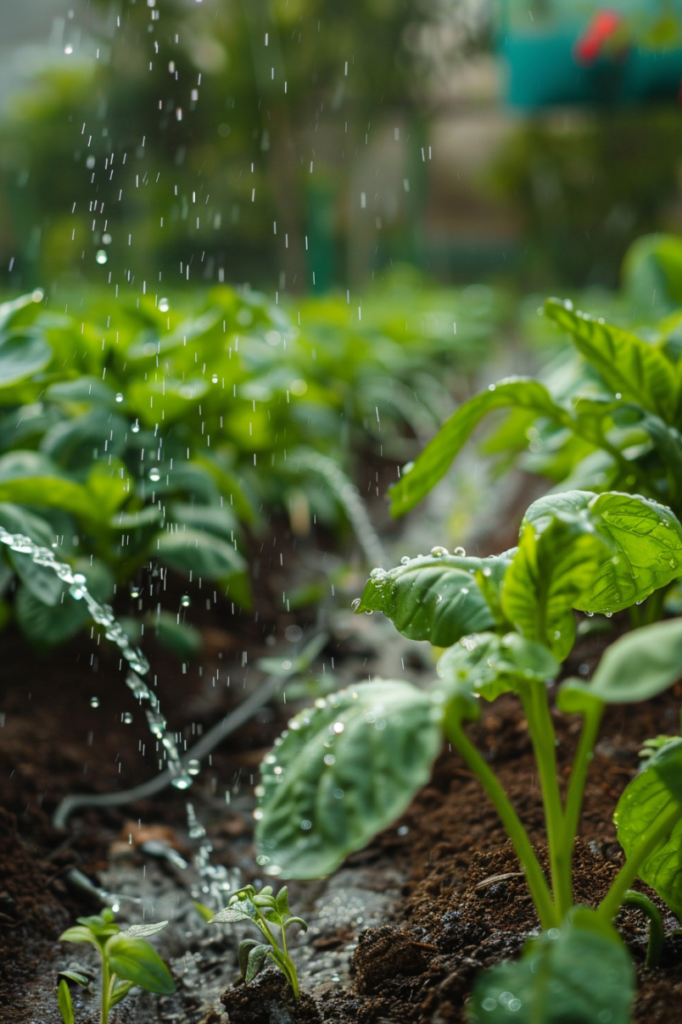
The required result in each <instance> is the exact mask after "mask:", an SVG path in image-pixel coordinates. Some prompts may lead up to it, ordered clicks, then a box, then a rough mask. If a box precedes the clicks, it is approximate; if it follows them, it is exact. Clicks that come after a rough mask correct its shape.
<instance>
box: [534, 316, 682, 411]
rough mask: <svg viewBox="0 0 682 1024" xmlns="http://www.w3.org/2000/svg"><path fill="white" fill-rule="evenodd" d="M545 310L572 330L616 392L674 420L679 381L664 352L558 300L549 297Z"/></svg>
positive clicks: (561, 325) (578, 342) (575, 341)
mask: <svg viewBox="0 0 682 1024" xmlns="http://www.w3.org/2000/svg"><path fill="white" fill-rule="evenodd" d="M545 313H546V314H547V316H548V317H549V318H550V319H551V320H553V321H554V323H556V324H557V325H558V326H559V327H562V328H563V329H564V330H566V331H568V332H569V333H570V335H571V337H572V340H573V343H574V345H575V346H576V348H577V349H578V351H579V352H581V353H582V355H583V356H584V357H585V359H587V360H588V362H590V363H591V364H592V366H594V367H595V369H597V370H598V372H599V374H600V375H601V376H602V377H603V379H604V380H605V381H606V383H607V384H608V385H609V387H610V388H612V389H613V391H614V392H616V393H617V394H620V395H622V396H623V398H624V399H626V400H634V401H635V402H637V403H638V404H639V405H641V406H642V407H643V408H644V409H647V410H648V411H649V412H653V413H655V415H657V416H660V417H661V418H662V419H664V420H665V421H666V422H668V423H670V422H672V420H673V418H674V415H675V410H676V406H677V381H676V377H675V372H674V370H673V367H672V364H671V363H670V362H669V361H668V360H667V359H666V357H665V356H664V355H663V353H662V352H660V351H659V350H658V349H656V348H654V347H653V346H652V345H649V344H648V343H647V342H646V341H643V340H642V339H641V338H638V337H637V335H636V334H631V333H630V332H629V331H624V330H623V329H622V328H620V327H614V326H613V325H612V324H605V323H600V322H599V320H596V319H595V318H594V317H591V316H588V315H587V314H585V313H577V312H575V311H574V310H573V309H571V308H568V307H567V305H566V304H565V303H563V302H560V301H559V300H558V299H548V301H547V302H546V303H545Z"/></svg>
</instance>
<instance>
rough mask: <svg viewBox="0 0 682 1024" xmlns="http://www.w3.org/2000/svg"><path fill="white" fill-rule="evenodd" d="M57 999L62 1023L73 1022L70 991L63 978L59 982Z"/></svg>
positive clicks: (71, 1023) (69, 1023)
mask: <svg viewBox="0 0 682 1024" xmlns="http://www.w3.org/2000/svg"><path fill="white" fill-rule="evenodd" d="M57 1001H58V1003H59V1010H60V1012H61V1015H62V1020H63V1021H64V1024H74V1016H73V1002H72V1000H71V993H70V991H69V986H68V985H67V984H66V982H65V981H63V980H62V981H60V982H59V990H58V992H57Z"/></svg>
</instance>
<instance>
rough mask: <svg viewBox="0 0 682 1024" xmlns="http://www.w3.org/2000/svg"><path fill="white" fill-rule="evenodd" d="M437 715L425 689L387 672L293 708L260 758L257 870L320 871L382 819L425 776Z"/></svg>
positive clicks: (437, 731) (437, 739)
mask: <svg viewBox="0 0 682 1024" xmlns="http://www.w3.org/2000/svg"><path fill="white" fill-rule="evenodd" d="M320 703H321V702H320ZM439 717H440V712H439V711H437V709H436V708H435V707H434V704H433V702H432V701H431V700H430V698H429V696H428V695H427V694H425V693H422V692H421V691H420V690H417V689H416V688H415V687H414V686H412V685H410V684H409V683H405V682H396V681H393V680H387V681H383V680H382V681H375V682H372V683H361V684H358V685H357V686H355V687H353V688H351V689H348V690H344V691H342V692H341V693H337V694H334V695H333V696H332V697H330V698H328V699H327V700H326V701H324V703H323V705H322V706H316V707H314V708H310V709H308V710H306V711H303V712H301V713H300V714H299V715H297V716H296V718H294V719H293V720H292V721H291V722H290V723H289V728H288V730H287V732H286V733H285V734H284V736H283V737H282V742H281V743H280V744H279V745H278V746H276V747H275V749H274V751H273V753H272V754H271V755H269V756H268V757H266V759H265V761H264V762H263V764H262V766H261V772H262V783H263V787H264V795H263V796H262V798H261V800H260V805H259V813H260V815H261V817H260V820H259V821H258V824H257V826H256V840H257V844H258V848H259V853H260V854H261V855H262V856H264V857H267V858H268V859H269V864H268V866H267V867H266V868H265V870H266V872H271V873H273V874H281V875H283V876H284V877H286V878H319V877H321V876H323V875H327V874H329V872H330V871H333V870H334V869H335V868H336V867H338V865H339V864H340V863H341V862H342V861H343V859H344V857H346V856H347V854H349V853H351V852H352V851H353V850H358V849H360V848H361V847H363V846H365V845H366V844H367V842H368V841H369V840H370V839H371V838H372V836H373V835H375V833H376V832H379V831H380V830H381V829H382V828H386V827H387V826H388V825H390V824H391V822H393V821H394V820H395V819H396V818H397V817H398V815H399V814H400V813H401V812H402V811H403V810H404V809H405V807H406V806H407V804H408V803H409V802H410V800H411V799H412V797H413V795H414V793H415V792H416V791H417V790H418V789H419V787H420V786H423V785H424V784H425V783H426V782H427V781H428V778H429V775H430V773H431V765H432V763H433V760H434V758H435V757H436V755H437V753H438V751H439V749H440V745H441V741H442V733H441V727H440V721H439Z"/></svg>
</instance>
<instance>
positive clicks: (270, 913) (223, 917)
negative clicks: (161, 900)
mask: <svg viewBox="0 0 682 1024" xmlns="http://www.w3.org/2000/svg"><path fill="white" fill-rule="evenodd" d="M204 909H205V908H200V910H201V912H202V913H203V910H204ZM210 920H211V922H212V923H213V924H238V923H239V922H240V921H251V923H252V924H254V925H255V926H256V928H258V929H259V930H260V932H261V933H262V935H263V938H264V939H265V941H259V940H257V939H244V940H243V941H242V942H240V944H239V969H240V971H241V974H242V978H243V979H244V982H245V984H247V985H248V984H249V982H250V981H253V979H254V978H255V977H256V975H257V974H258V972H259V971H260V970H261V968H262V967H263V966H264V965H265V962H266V960H271V961H272V963H274V964H275V966H276V967H278V968H279V970H280V971H281V972H282V974H283V975H284V977H285V978H286V979H287V981H288V982H289V984H290V985H291V989H292V991H293V993H294V996H295V998H296V999H298V997H299V995H300V991H299V987H298V975H297V973H296V966H295V964H294V962H293V960H292V959H291V957H290V956H289V953H288V950H287V935H286V933H287V929H288V928H290V927H291V925H292V924H298V925H300V926H301V928H303V930H304V931H307V930H308V925H307V924H306V922H305V921H304V920H303V918H301V917H294V916H293V915H292V913H291V911H290V910H289V892H288V889H287V887H286V886H283V887H282V888H281V889H280V890H279V892H278V893H277V895H275V894H274V892H273V890H272V887H271V886H269V885H266V886H264V887H263V888H262V889H261V890H260V892H256V890H255V889H254V887H253V886H252V885H247V886H245V887H244V888H243V889H238V890H237V892H236V893H234V895H233V896H231V897H230V902H229V904H228V906H227V907H226V908H225V909H224V910H220V911H219V912H218V913H217V914H216V915H215V917H211V918H210ZM273 928H275V929H276V928H278V929H279V939H280V942H278V941H277V939H276V937H275V936H274V935H273V934H272V932H273Z"/></svg>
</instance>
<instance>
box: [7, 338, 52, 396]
mask: <svg viewBox="0 0 682 1024" xmlns="http://www.w3.org/2000/svg"><path fill="white" fill-rule="evenodd" d="M51 360H52V349H51V348H50V346H49V345H48V343H47V342H46V341H45V339H44V338H43V337H41V335H40V334H38V333H37V332H36V331H32V330H23V331H16V332H15V331H12V332H11V333H2V334H0V388H6V387H9V386H10V385H11V384H17V383H18V382H19V381H21V380H26V378H27V377H32V376H33V375H34V374H36V373H40V371H41V370H44V369H45V367H46V366H47V365H48V364H49V363H50V362H51Z"/></svg>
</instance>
